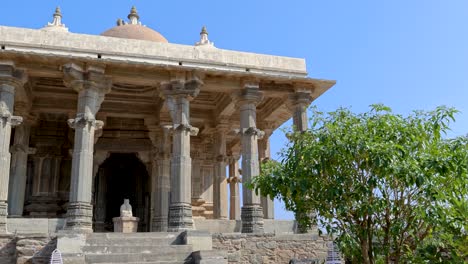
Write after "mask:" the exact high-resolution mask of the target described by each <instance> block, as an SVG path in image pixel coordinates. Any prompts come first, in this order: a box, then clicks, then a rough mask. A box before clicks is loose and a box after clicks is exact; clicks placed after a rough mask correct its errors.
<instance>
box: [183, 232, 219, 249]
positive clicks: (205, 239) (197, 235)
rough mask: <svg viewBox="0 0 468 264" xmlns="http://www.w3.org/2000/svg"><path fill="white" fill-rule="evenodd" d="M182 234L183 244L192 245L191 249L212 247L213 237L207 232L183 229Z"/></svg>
mask: <svg viewBox="0 0 468 264" xmlns="http://www.w3.org/2000/svg"><path fill="white" fill-rule="evenodd" d="M182 236H183V237H184V242H185V244H187V245H192V247H193V251H199V250H212V249H213V239H212V236H211V234H210V233H209V232H206V231H198V230H188V231H184V232H183V233H182Z"/></svg>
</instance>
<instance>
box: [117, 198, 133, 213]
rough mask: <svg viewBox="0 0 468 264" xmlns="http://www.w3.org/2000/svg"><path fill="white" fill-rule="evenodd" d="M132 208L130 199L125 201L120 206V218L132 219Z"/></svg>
mask: <svg viewBox="0 0 468 264" xmlns="http://www.w3.org/2000/svg"><path fill="white" fill-rule="evenodd" d="M132 216H133V214H132V206H131V205H130V200H129V199H124V203H123V204H122V205H121V206H120V217H132Z"/></svg>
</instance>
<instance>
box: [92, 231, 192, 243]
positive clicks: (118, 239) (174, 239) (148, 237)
mask: <svg viewBox="0 0 468 264" xmlns="http://www.w3.org/2000/svg"><path fill="white" fill-rule="evenodd" d="M180 244H183V241H182V238H181V237H180V234H179V233H131V234H122V233H120V234H119V233H102V234H99V233H94V234H92V235H90V236H89V237H88V239H87V240H86V245H87V246H133V245H147V246H160V245H180Z"/></svg>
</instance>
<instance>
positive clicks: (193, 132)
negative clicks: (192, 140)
mask: <svg viewBox="0 0 468 264" xmlns="http://www.w3.org/2000/svg"><path fill="white" fill-rule="evenodd" d="M198 130H199V129H198V128H196V127H193V126H191V125H188V124H176V125H174V131H187V132H190V135H191V136H196V135H198Z"/></svg>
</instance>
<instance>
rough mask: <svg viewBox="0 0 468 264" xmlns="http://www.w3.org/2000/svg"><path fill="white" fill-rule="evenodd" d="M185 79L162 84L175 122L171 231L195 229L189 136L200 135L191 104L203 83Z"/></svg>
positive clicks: (194, 79) (179, 77) (170, 208)
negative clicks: (191, 123)
mask: <svg viewBox="0 0 468 264" xmlns="http://www.w3.org/2000/svg"><path fill="white" fill-rule="evenodd" d="M181 77H182V78H181ZM184 77H185V76H177V78H174V79H173V80H172V81H170V82H167V83H163V84H162V90H163V93H164V96H165V98H166V104H167V106H168V108H169V111H170V113H171V118H172V123H173V137H172V138H173V141H172V160H171V202H170V206H169V226H168V231H169V232H178V231H181V230H187V229H193V219H192V204H191V197H192V194H191V191H192V190H191V189H192V187H191V180H192V177H191V173H192V159H191V158H190V136H195V135H197V133H198V129H197V128H194V127H192V126H191V125H190V101H191V100H192V99H193V98H194V97H195V96H197V95H198V93H199V91H200V86H201V84H202V82H201V81H200V80H199V79H198V78H196V77H191V76H190V77H189V76H187V77H188V78H184Z"/></svg>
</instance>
